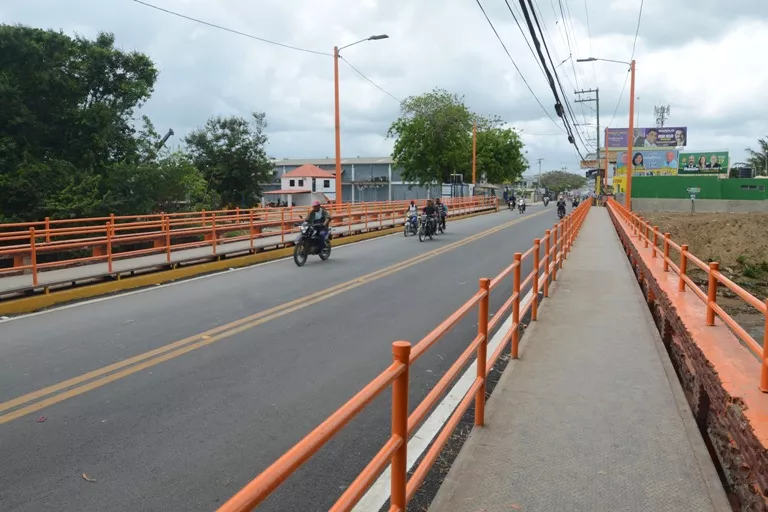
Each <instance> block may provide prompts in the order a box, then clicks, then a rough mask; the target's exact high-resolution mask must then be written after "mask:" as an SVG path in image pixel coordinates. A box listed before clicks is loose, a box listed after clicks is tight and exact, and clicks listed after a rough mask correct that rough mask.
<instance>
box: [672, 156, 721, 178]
mask: <svg viewBox="0 0 768 512" xmlns="http://www.w3.org/2000/svg"><path fill="white" fill-rule="evenodd" d="M678 164H679V166H678V170H677V174H725V173H727V172H728V164H729V161H728V152H727V151H681V152H680V157H679V160H678Z"/></svg>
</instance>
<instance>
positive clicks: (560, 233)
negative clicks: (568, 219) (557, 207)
mask: <svg viewBox="0 0 768 512" xmlns="http://www.w3.org/2000/svg"><path fill="white" fill-rule="evenodd" d="M557 240H558V243H557V246H558V247H559V250H560V268H563V264H564V263H565V262H564V260H565V222H563V221H561V222H560V223H559V224H558V225H557Z"/></svg>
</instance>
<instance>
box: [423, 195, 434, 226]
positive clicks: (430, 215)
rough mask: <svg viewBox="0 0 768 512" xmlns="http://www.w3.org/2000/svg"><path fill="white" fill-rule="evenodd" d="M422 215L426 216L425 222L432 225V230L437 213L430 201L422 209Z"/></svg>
mask: <svg viewBox="0 0 768 512" xmlns="http://www.w3.org/2000/svg"><path fill="white" fill-rule="evenodd" d="M423 211H424V215H426V216H427V222H431V223H433V224H432V226H433V229H434V222H435V214H436V213H437V208H435V204H434V203H433V202H432V200H431V199H428V200H427V205H426V206H425V207H424V210H423Z"/></svg>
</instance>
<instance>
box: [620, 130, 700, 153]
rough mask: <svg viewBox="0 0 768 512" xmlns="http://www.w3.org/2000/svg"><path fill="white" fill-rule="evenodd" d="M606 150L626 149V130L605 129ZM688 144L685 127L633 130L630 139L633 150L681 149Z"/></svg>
mask: <svg viewBox="0 0 768 512" xmlns="http://www.w3.org/2000/svg"><path fill="white" fill-rule="evenodd" d="M605 131H606V135H607V139H608V146H607V147H608V149H626V148H627V142H628V139H627V129H626V128H607V129H606V130H605ZM687 144H688V128H687V127H685V126H665V127H663V128H635V130H634V137H633V138H632V146H633V148H638V149H640V148H643V149H654V148H656V149H664V148H675V147H682V146H686V145H687Z"/></svg>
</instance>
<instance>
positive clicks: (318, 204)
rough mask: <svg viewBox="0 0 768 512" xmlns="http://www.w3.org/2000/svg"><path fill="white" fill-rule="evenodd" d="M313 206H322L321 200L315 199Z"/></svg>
mask: <svg viewBox="0 0 768 512" xmlns="http://www.w3.org/2000/svg"><path fill="white" fill-rule="evenodd" d="M312 206H320V201H315V202H313V203H312Z"/></svg>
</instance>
